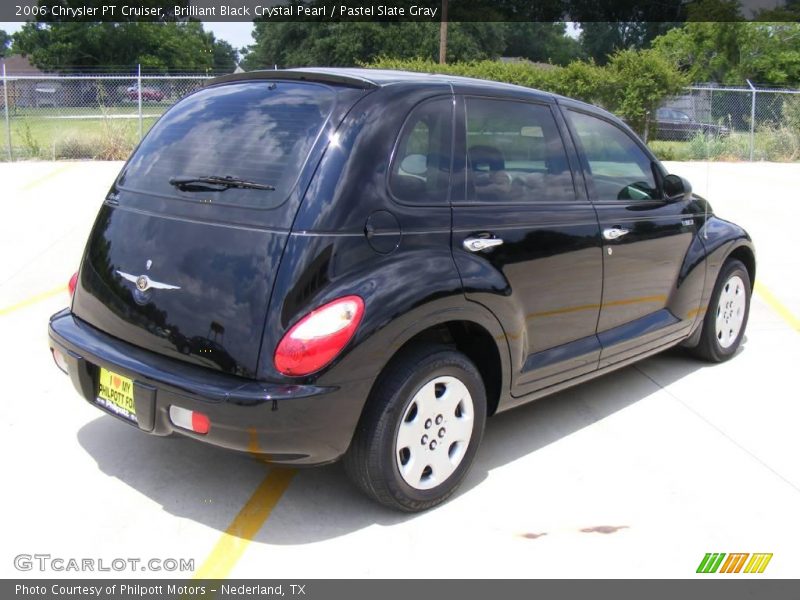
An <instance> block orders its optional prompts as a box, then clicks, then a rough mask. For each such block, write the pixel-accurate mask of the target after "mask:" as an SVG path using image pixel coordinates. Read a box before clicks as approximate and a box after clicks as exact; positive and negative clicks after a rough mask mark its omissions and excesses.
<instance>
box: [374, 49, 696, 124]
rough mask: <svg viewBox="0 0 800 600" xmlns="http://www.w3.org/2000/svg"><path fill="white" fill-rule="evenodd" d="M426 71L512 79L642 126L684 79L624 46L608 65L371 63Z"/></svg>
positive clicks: (656, 58) (653, 57) (650, 55)
mask: <svg viewBox="0 0 800 600" xmlns="http://www.w3.org/2000/svg"><path fill="white" fill-rule="evenodd" d="M368 66H370V67H375V68H381V69H398V70H405V71H418V72H425V73H447V74H450V75H464V76H467V77H476V78H478V79H488V80H491V81H502V82H505V83H514V84H517V85H522V86H525V87H530V88H536V89H540V90H543V91H547V92H553V93H556V94H561V95H564V96H569V97H571V98H576V99H578V100H583V101H585V102H589V103H592V104H598V105H600V106H602V107H604V108H606V109H608V110H610V111H611V112H614V113H616V114H617V115H618V116H620V117H622V118H623V119H625V120H626V121H628V122H629V123H630V124H631V125H632V126H633V127H634V129H637V130H638V131H640V132H641V131H642V130H643V129H644V122H645V118H646V115H647V113H648V112H652V111H654V110H655V109H656V108H657V107H658V105H659V104H660V103H661V102H662V101H663V100H664V98H666V97H667V96H671V95H674V94H676V93H678V92H679V91H680V90H681V89H682V88H683V87H684V86H685V85H686V83H687V82H686V79H685V77H684V76H683V75H681V74H680V73H679V72H678V71H677V70H676V69H675V68H674V67H673V66H672V65H671V64H670V63H669V62H667V61H666V59H664V58H663V57H662V56H661V55H659V54H657V53H655V52H653V51H651V50H623V51H620V52H617V53H616V54H614V55H613V56H612V57H611V60H610V61H609V63H608V65H606V66H604V67H600V66H597V65H596V64H594V62H591V61H588V62H587V61H574V62H572V63H570V64H569V65H567V66H566V67H555V66H552V65H538V64H534V63H525V62H517V63H503V62H499V61H492V60H484V61H477V62H468V63H453V64H446V65H440V64H437V63H434V62H431V61H429V60H422V59H418V58H417V59H412V60H400V59H392V58H381V59H378V60H377V61H375V62H374V63H372V64H370V65H368Z"/></svg>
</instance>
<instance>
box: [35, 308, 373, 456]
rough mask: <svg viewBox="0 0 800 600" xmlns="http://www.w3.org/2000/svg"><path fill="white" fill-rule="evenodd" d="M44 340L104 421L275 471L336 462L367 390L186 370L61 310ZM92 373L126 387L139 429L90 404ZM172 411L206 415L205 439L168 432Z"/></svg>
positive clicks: (357, 385)
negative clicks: (239, 454) (269, 465)
mask: <svg viewBox="0 0 800 600" xmlns="http://www.w3.org/2000/svg"><path fill="white" fill-rule="evenodd" d="M49 339H50V347H51V348H58V349H59V350H60V351H61V352H62V354H64V355H65V357H66V362H67V366H68V370H69V377H70V379H71V380H72V383H73V385H74V386H75V388H76V389H77V390H78V392H79V393H80V394H81V396H83V397H84V398H85V399H86V400H87V401H88V402H89V403H91V404H92V405H94V406H96V407H97V408H98V409H99V410H102V411H103V412H105V413H106V414H111V415H113V416H115V417H116V418H118V419H120V420H122V421H124V422H125V423H128V424H129V425H131V426H133V427H138V428H139V429H140V430H142V431H144V432H146V433H150V434H154V435H168V434H170V433H173V432H175V433H180V434H181V435H185V436H187V437H192V438H195V439H197V440H199V441H202V442H206V443H209V444H213V445H216V446H221V447H224V448H229V449H232V450H239V451H244V452H249V453H253V454H257V455H259V456H261V457H263V458H265V459H266V460H268V461H269V462H274V463H283V464H294V465H315V464H323V463H328V462H332V461H334V460H336V459H337V458H339V457H341V455H342V454H344V452H345V451H346V450H347V447H348V446H349V444H350V440H351V438H352V435H353V432H354V430H355V426H356V424H357V422H358V418H359V416H360V412H361V408H362V406H363V404H364V398H366V395H367V394H368V393H369V382H353V383H348V385H347V390H346V391H345V390H343V389H342V388H341V387H339V386H327V387H318V386H310V385H284V384H271V383H265V382H260V381H252V380H247V379H242V378H239V377H234V376H231V375H227V374H223V373H218V372H215V371H212V370H210V369H204V368H202V367H197V366H194V365H189V364H185V363H182V362H180V361H178V360H175V359H171V358H168V357H164V356H161V355H159V354H156V353H153V352H149V351H147V350H143V349H141V348H138V347H135V346H132V345H131V344H128V343H126V342H123V341H121V340H118V339H116V338H113V337H111V336H109V335H107V334H104V333H103V332H101V331H99V330H98V329H96V328H94V327H92V326H91V325H88V324H86V323H85V322H83V321H81V320H80V319H77V318H76V317H74V316H73V315H72V313H71V312H69V310H68V309H65V310H63V311H61V312H59V313H56V314H55V315H53V316H52V317H51V318H50V326H49ZM99 367H103V368H105V369H108V370H110V371H113V372H115V373H118V374H120V375H123V376H125V377H129V378H131V379H132V380H133V382H134V384H133V386H134V399H135V405H136V417H137V420H138V423H136V424H135V423H133V422H132V421H130V420H128V419H125V418H124V417H120V416H118V415H115V414H114V413H112V412H110V411H107V410H106V409H105V408H103V407H101V406H100V405H98V404H97V402H96V401H95V399H96V395H97V378H98V372H99ZM171 405H176V406H179V407H181V408H185V409H188V410H193V411H200V412H202V413H205V414H206V415H208V417H209V419H210V421H211V428H210V430H209V432H208V433H207V434H205V435H201V434H197V433H194V432H192V431H189V430H186V429H182V428H180V427H177V426H175V425H173V423H172V422H171V421H170V417H169V407H170V406H171Z"/></svg>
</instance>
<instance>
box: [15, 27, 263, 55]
mask: <svg viewBox="0 0 800 600" xmlns="http://www.w3.org/2000/svg"><path fill="white" fill-rule="evenodd" d="M24 24H25V23H0V29H3V30H5V31H6V32H7V33H14V32H15V31H19V30H20V29H21V28H22V26H23V25H24ZM203 27H205V29H206V30H208V31H213V32H214V37H216V38H217V39H221V40H225V41H226V42H228V43H229V44H231V45H232V46H233V47H234V48H236V49H237V50H238V49H239V48H241V47H242V46H249V45H250V44H252V43H253V37H252V36H251V35H250V33H251V32H252V31H253V24H252V23H217V22H214V23H211V22H205V21H204V22H203Z"/></svg>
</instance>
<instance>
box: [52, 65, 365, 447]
mask: <svg viewBox="0 0 800 600" xmlns="http://www.w3.org/2000/svg"><path fill="white" fill-rule="evenodd" d="M278 77H279V76H278ZM309 79H313V77H310V76H306V77H303V78H302V79H300V78H298V77H297V76H296V75H295V76H291V75H287V76H286V78H276V76H275V75H272V76H270V77H263V76H259V75H255V76H249V77H247V76H246V77H244V78H242V77H238V78H237V77H233V78H230V77H229V78H223V80H222V81H219V82H212V84H211V85H210V86H208V87H207V88H206V89H203V90H201V91H199V92H196V93H195V94H193V95H191V96H189V97H187V98H185V99H184V100H182V101H181V102H179V103H178V104H177V105H176V106H174V107H173V108H171V109H170V110H169V111H167V113H166V114H165V115H164V116H163V117H162V118H161V119H160V120H159V122H158V123H157V124H156V125H155V126H154V127H153V129H152V130H151V131H150V132H149V133H148V135H147V136H146V137H145V139H144V140H143V141H142V143H141V144H140V146H139V147H138V148H137V150H136V151H135V152H134V154H133V155H132V156H131V158H130V159H129V160H128V162H127V163H126V165H125V166H124V167H123V169H122V171H121V173H120V175H119V177H118V178H117V180H116V182H115V183H114V185H113V186H112V188H111V190H110V191H109V193H108V195H107V196H106V198H105V199H104V201H103V203H102V205H101V207H100V211H99V214H98V216H97V219H96V222H95V225H94V228H93V230H92V232H91V234H90V237H89V240H88V243H87V246H86V250H85V253H84V256H83V260H82V263H81V265H80V270H79V273H78V277H77V279H76V280H75V281H74V283H73V285H71V288H72V289H74V295H73V299H72V306H71V308H70V309H66V310H64V311H61V312H60V313H57V314H56V315H54V316H53V317H52V318H51V321H50V330H49V331H50V345H51V350H52V352H53V355H54V358H55V359H56V363H57V364H58V366H59V368H61V369H62V370H64V371H66V372H67V373H68V374H69V376H70V378H71V380H72V383H73V384H74V386H75V387H76V389H77V390H78V391H79V392H80V393H81V395H82V396H83V397H84V398H85V399H86V400H87V401H89V402H91V403H93V404H95V405H96V406H97V407H98V408H100V409H101V410H104V411H105V412H107V413H109V414H112V415H114V416H116V417H117V418H119V419H120V420H122V421H124V422H126V423H128V424H130V425H132V426H135V427H138V428H139V429H141V430H143V431H146V432H150V433H155V434H160V435H164V434H168V433H171V432H173V431H176V432H180V433H182V434H184V435H188V436H192V437H197V438H199V439H204V440H206V441H208V442H211V443H214V444H217V445H221V446H225V447H228V448H233V449H238V450H247V451H250V452H256V453H259V454H265V453H268V454H269V455H270V456H271V458H272V460H274V461H276V462H298V463H304V462H307V463H319V462H326V461H328V460H333V459H335V458H336V457H338V455H340V454H341V453H342V452H343V451H344V449H345V448H343V447H342V445H343V444H346V441H342V439H341V438H342V432H341V431H339V430H337V428H336V427H335V426H331V423H332V422H334V421H335V418H336V405H337V403H336V402H335V397H336V395H337V394H340V393H341V392H340V391H339V390H338V389H336V388H335V387H324V386H315V385H297V384H294V383H292V381H291V379H289V378H287V379H286V380H276V381H272V382H265V381H263V380H258V379H257V373H258V372H259V362H260V361H261V360H263V359H262V358H261V353H262V352H261V351H262V348H261V343H262V332H263V330H264V324H265V319H266V315H267V312H268V310H269V306H270V298H271V294H272V288H273V285H274V283H275V276H276V273H277V272H278V269H279V265H280V261H281V258H282V256H283V253H284V250H285V248H286V244H287V240H288V238H289V235H290V232H291V229H292V224H293V221H294V218H295V215H296V213H297V210H298V207H299V205H300V203H301V201H302V198H303V196H304V194H305V192H306V190H307V188H308V186H309V184H310V182H311V181H312V179H313V176H314V172H315V169H316V166H317V164H318V163H319V160H320V157H321V156H322V155H323V153H324V152H325V149H326V147H327V145H328V141H329V139H330V137H331V136H333V135H334V133H335V132H336V129H337V127H338V125H339V123H341V121H342V119H343V117H344V116H345V115H346V114H347V112H348V111H349V110H350V108H351V107H352V106H353V105H354V104H355V103H356V102H357V101H358V100H359V99H360V98H362V97H363V96H364V95H366V94H368V93H369V92H370V89H371V86H370V85H369V84H367V83H363V84H360V83H359V82H358V81H347V80H335V79H329V80H322V81H320V80H317V81H310V80H309ZM268 358H269V359H270V360H271V359H272V356H271V349H270V355H269V356H268ZM300 433H302V439H299V437H298V436H299V434H300ZM345 447H346V445H345Z"/></svg>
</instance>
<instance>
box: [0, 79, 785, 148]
mask: <svg viewBox="0 0 800 600" xmlns="http://www.w3.org/2000/svg"><path fill="white" fill-rule="evenodd" d="M209 77H210V76H207V75H170V76H163V75H161V76H160V75H150V74H147V75H143V74H141V72H137V74H134V75H101V74H81V75H60V76H54V75H15V74H14V73H6V72H5V70H3V77H2V80H0V87H1V89H0V110H2V116H3V117H4V124H3V127H2V128H1V130H0V160H26V159H44V160H59V159H98V160H123V159H125V158H127V157H128V155H129V154H130V152H131V150H132V149H133V148H134V146H135V145H136V144H137V143H138V142H139V140H140V139H141V137H142V136H143V135H144V134H145V133H146V132H147V130H148V129H149V128H150V127H151V126H152V125H153V123H154V122H155V120H156V119H157V118H158V117H159V116H161V114H162V113H163V112H164V111H165V110H166V109H167V108H168V107H169V106H171V105H172V104H174V103H175V102H177V101H178V100H179V99H180V98H182V97H183V96H186V95H187V94H189V93H191V92H193V91H194V90H196V89H198V88H199V87H201V86H202V85H203V82H204V81H205V80H207V79H208V78H209ZM645 135H646V139H647V141H648V143H649V144H650V146H651V147H652V148H653V150H654V151H655V152H656V154H657V155H658V156H659V157H660V158H661V159H663V160H768V161H797V160H800V90H785V89H770V88H760V87H756V86H752V85H749V86H748V87H720V86H714V85H696V86H692V87H690V88H687V89H686V91H685V93H684V94H681V95H679V96H675V97H673V98H669V99H668V100H667V101H665V103H664V104H663V105H662V108H660V109H659V110H658V111H656V114H654V115H652V117H651V120H650V123H649V124H648V129H647V132H646V133H645Z"/></svg>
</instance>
